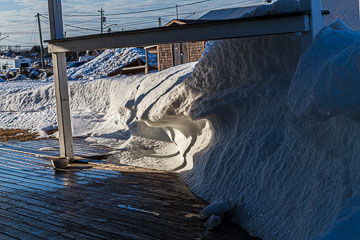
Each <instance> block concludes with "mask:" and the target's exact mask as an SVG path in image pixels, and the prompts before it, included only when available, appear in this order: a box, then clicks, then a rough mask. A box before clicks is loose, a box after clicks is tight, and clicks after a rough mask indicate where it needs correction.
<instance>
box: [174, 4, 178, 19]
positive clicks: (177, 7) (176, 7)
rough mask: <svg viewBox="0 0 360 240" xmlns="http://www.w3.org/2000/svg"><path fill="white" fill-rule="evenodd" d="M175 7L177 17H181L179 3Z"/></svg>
mask: <svg viewBox="0 0 360 240" xmlns="http://www.w3.org/2000/svg"><path fill="white" fill-rule="evenodd" d="M175 7H176V19H179V9H178V5H176V6H175Z"/></svg>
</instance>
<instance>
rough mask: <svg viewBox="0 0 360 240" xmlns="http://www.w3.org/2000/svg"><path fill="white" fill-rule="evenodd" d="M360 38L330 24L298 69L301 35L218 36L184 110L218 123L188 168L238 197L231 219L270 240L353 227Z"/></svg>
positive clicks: (199, 190) (213, 188)
mask: <svg viewBox="0 0 360 240" xmlns="http://www.w3.org/2000/svg"><path fill="white" fill-rule="evenodd" d="M359 40H360V39H359V35H358V33H355V32H353V31H352V30H350V29H348V28H347V27H346V26H344V25H343V24H342V23H341V22H337V23H335V24H334V25H332V26H330V27H325V28H324V29H323V30H322V31H321V32H320V34H319V36H318V37H317V39H316V41H315V42H314V44H313V46H312V47H311V48H310V49H309V50H308V51H307V52H306V53H305V54H304V55H303V56H302V57H301V60H300V63H299V65H298V66H297V70H296V71H295V69H296V65H297V62H298V58H299V56H300V42H299V39H298V37H297V35H288V36H280V37H279V36H272V37H259V38H251V39H242V40H232V41H223V42H215V43H214V44H212V45H211V49H209V50H208V53H207V56H206V57H205V58H203V59H202V60H201V62H200V63H199V64H198V66H197V68H196V69H195V70H194V72H193V74H192V75H191V76H190V77H189V78H188V79H187V80H186V82H185V85H186V88H187V89H188V90H189V92H190V94H189V95H191V96H192V98H193V99H196V101H195V102H193V103H191V104H189V105H186V106H184V108H185V109H186V108H188V109H189V111H188V112H189V113H190V116H191V117H192V118H193V119H197V118H207V119H209V120H210V121H211V125H212V129H213V131H214V134H213V136H214V138H213V141H212V145H211V147H210V148H209V149H208V150H207V151H206V152H204V153H203V154H201V155H198V156H196V157H195V161H194V168H193V169H192V170H191V171H188V172H186V173H184V174H183V176H184V179H185V180H186V182H187V183H188V184H189V185H190V187H191V189H192V190H193V191H194V192H195V193H196V194H197V195H199V196H200V197H202V198H204V199H205V200H207V201H210V202H215V201H219V200H222V199H227V200H229V201H231V203H232V204H234V205H236V206H238V207H239V208H238V209H237V210H236V211H235V212H234V213H233V217H232V218H233V220H234V221H237V222H239V223H241V224H242V225H243V226H244V227H245V228H246V229H247V230H249V231H250V233H252V234H254V235H256V236H260V237H262V238H263V239H313V238H315V237H317V236H319V235H321V234H325V233H326V232H328V231H330V233H329V234H330V236H338V237H339V236H344V237H343V238H336V237H333V238H330V237H328V238H325V239H347V238H346V237H345V236H348V233H346V232H345V231H350V232H351V233H354V234H355V233H356V232H357V231H358V230H357V227H358V226H357V222H356V221H355V220H356V219H358V216H359V210H358V209H359V208H358V205H351V201H353V200H352V199H355V198H358V197H359V195H360V186H359V184H357V183H358V182H359V180H360V171H359V170H360V161H359V156H360V148H359V143H360V142H359V141H360V137H359V134H358V133H359V132H360V123H359V122H358V121H357V120H355V118H356V119H357V118H358V116H359V113H360V112H359V111H358V106H359V102H358V90H357V89H358V84H359V81H360V80H359V79H360V74H359V69H360V67H359V65H358V64H357V62H358V57H357V56H358V43H357V42H359ZM280 52H281V54H279V53H280ZM224 62H226V64H224ZM181 99H187V97H186V96H184V97H181ZM294 113H295V114H294ZM305 119H306V120H307V121H306V120H305ZM353 202H355V203H356V201H353ZM357 202H358V201H357ZM347 203H348V204H350V206H346V205H347ZM240 206H241V207H240ZM352 206H353V208H351V207H352ZM354 206H357V207H354ZM347 208H351V209H352V210H353V211H345V210H346V209H347ZM344 209H345V210H344ZM354 221H355V222H354ZM344 226H346V228H345V227H344ZM334 231H335V233H336V234H337V235H334V234H335V233H333V232H334ZM331 234H332V235H331ZM357 237H358V236H357V235H352V238H353V239H355V238H357Z"/></svg>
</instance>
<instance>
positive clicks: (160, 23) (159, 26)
mask: <svg viewBox="0 0 360 240" xmlns="http://www.w3.org/2000/svg"><path fill="white" fill-rule="evenodd" d="M159 27H161V17H159Z"/></svg>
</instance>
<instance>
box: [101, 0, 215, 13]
mask: <svg viewBox="0 0 360 240" xmlns="http://www.w3.org/2000/svg"><path fill="white" fill-rule="evenodd" d="M209 1H211V0H202V1H198V2H192V3H187V4H181V5H175V6H170V7H164V8H155V9H149V10H142V11H134V12H123V13H111V14H107V16H116V15H130V14H138V13H147V12H156V11H162V10H168V9H174V8H179V7H185V6H190V5H194V4H199V3H204V2H209Z"/></svg>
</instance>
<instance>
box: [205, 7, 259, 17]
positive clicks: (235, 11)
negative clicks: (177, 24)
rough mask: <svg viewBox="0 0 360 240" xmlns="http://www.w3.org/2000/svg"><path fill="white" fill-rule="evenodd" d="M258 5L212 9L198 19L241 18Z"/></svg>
mask: <svg viewBox="0 0 360 240" xmlns="http://www.w3.org/2000/svg"><path fill="white" fill-rule="evenodd" d="M258 6H260V5H253V6H248V7H237V8H226V9H219V10H212V11H210V12H208V13H206V14H205V15H203V16H201V17H200V18H199V19H198V20H224V19H232V18H239V17H241V16H242V15H244V14H245V13H247V12H249V11H250V10H252V9H254V8H257V7H258Z"/></svg>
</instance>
